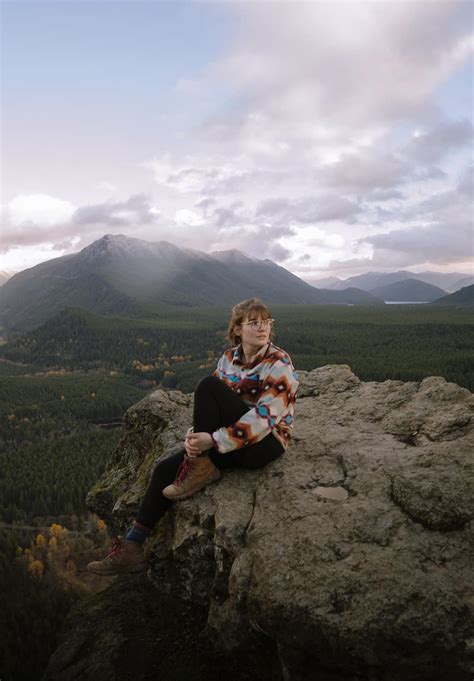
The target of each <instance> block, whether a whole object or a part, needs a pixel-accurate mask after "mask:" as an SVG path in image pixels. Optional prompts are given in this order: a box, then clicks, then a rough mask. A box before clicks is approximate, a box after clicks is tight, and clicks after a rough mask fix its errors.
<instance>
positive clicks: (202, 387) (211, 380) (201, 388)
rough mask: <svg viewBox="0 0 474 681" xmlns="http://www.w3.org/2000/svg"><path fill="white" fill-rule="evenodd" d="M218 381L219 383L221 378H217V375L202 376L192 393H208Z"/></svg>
mask: <svg viewBox="0 0 474 681" xmlns="http://www.w3.org/2000/svg"><path fill="white" fill-rule="evenodd" d="M219 383H221V379H220V378H217V376H204V378H201V380H200V381H199V383H198V384H197V386H196V390H195V391H194V394H195V395H197V394H202V393H208V392H209V391H211V390H213V389H214V388H215V386H216V385H219Z"/></svg>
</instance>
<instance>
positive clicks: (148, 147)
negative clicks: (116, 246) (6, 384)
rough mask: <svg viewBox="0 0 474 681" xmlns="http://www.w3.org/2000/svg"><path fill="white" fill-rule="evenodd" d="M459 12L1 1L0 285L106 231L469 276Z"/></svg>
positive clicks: (400, 7)
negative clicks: (10, 274) (7, 275)
mask: <svg viewBox="0 0 474 681" xmlns="http://www.w3.org/2000/svg"><path fill="white" fill-rule="evenodd" d="M473 8H474V4H473V3H472V2H470V1H469V0H468V1H467V2H464V1H459V2H458V1H457V0H434V1H430V0H396V1H395V2H392V1H391V0H372V1H371V2H367V1H356V0H353V1H347V2H338V1H335V0H332V1H331V2H329V1H320V0H312V1H305V2H301V1H299V0H290V1H285V2H277V1H275V0H253V1H249V2H241V1H238V0H234V1H232V0H228V1H225V0H222V1H221V2H214V3H208V2H203V1H201V0H195V1H194V0H189V1H186V0H182V1H181V2H176V1H174V2H159V1H151V2H140V1H137V0H134V1H133V2H117V1H115V0H108V1H105V2H101V1H95V0H94V1H89V0H81V1H80V2H78V1H77V0H61V1H57V2H42V1H36V2H23V1H21V0H16V1H14V2H13V1H2V2H1V11H2V17H1V19H2V42H3V48H2V66H1V75H2V119H3V120H2V151H1V161H2V183H1V193H2V195H1V204H2V218H1V223H0V229H1V235H0V270H10V271H18V270H21V269H24V268H26V267H31V266H32V265H35V264H37V263H39V262H42V261H44V260H48V259H50V258H54V257H58V256H60V255H64V254H66V253H71V252H74V251H78V250H80V249H81V248H83V247H84V246H86V245H88V244H89V243H91V242H92V241H94V240H95V239H97V238H100V237H101V236H102V235H103V234H106V233H108V234H126V235H129V236H134V237H137V238H142V239H146V240H149V241H160V240H168V241H172V242H173V243H175V244H177V245H178V246H186V247H192V248H197V249H200V250H203V251H207V252H211V251H214V250H225V249H230V248H238V249H240V250H242V251H244V252H246V253H248V254H250V255H253V256H256V257H260V258H271V259H272V260H274V261H276V262H278V263H279V264H281V265H283V266H284V267H286V268H287V269H289V270H291V271H292V272H294V273H295V274H297V275H299V276H301V277H302V278H304V279H306V280H308V281H315V280H317V279H318V278H322V277H326V276H330V275H335V276H339V277H342V278H346V277H348V276H351V275H354V274H359V273H362V272H366V271H368V270H378V271H391V270H396V269H401V268H408V269H411V270H413V271H417V272H419V271H422V270H426V269H431V270H438V271H459V272H467V273H468V272H470V271H472V260H470V257H471V256H472V255H473V231H472V200H473V171H472V166H473V120H472V108H473V81H472V66H473V65H472V54H473V45H474V39H473Z"/></svg>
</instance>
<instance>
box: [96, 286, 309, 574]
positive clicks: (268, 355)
mask: <svg viewBox="0 0 474 681" xmlns="http://www.w3.org/2000/svg"><path fill="white" fill-rule="evenodd" d="M273 321H274V320H273V319H272V318H271V314H270V310H269V309H268V307H267V306H266V305H264V304H263V303H262V302H261V301H260V300H258V299H257V298H250V299H249V300H244V301H243V302H241V303H238V305H236V306H235V307H234V308H233V309H232V316H231V318H230V322H229V327H228V337H229V340H230V342H231V345H232V346H235V347H232V348H230V349H229V350H227V351H226V352H225V353H224V354H223V355H222V357H221V358H220V360H219V362H218V364H217V369H216V370H215V371H214V373H213V375H212V376H207V377H206V378H204V379H202V380H201V381H200V383H199V384H198V386H197V388H196V391H195V393H194V415H193V428H191V429H190V430H189V431H188V433H187V435H186V438H185V441H184V448H183V449H182V450H180V451H179V452H178V453H177V454H173V455H172V456H169V457H166V458H164V459H161V460H160V461H159V462H158V464H157V466H156V468H155V470H154V471H153V475H152V477H151V480H150V483H149V485H148V488H147V491H146V493H145V497H144V499H143V502H142V504H141V506H140V510H139V512H138V516H137V519H136V521H135V523H134V524H133V527H132V528H131V529H130V531H129V533H128V534H127V537H126V539H124V540H120V539H114V540H113V542H112V550H111V552H110V553H109V554H108V555H107V556H106V557H105V558H104V559H103V560H101V561H95V562H93V563H89V565H88V566H87V568H88V570H89V571H90V572H94V573H95V574H100V575H115V574H121V573H125V572H139V571H141V570H143V569H144V567H145V557H144V553H143V543H144V542H145V540H146V539H147V537H148V536H149V534H150V533H151V532H152V530H153V528H154V526H155V524H156V522H157V521H158V520H159V519H160V518H161V517H162V516H163V515H164V514H165V512H166V510H167V509H168V507H169V505H170V503H171V501H176V500H179V499H185V498H187V497H190V496H192V495H193V494H195V493H196V492H198V491H199V490H201V489H202V488H203V487H205V486H206V485H209V484H211V483H213V482H215V481H216V480H218V479H219V477H220V470H221V469H223V468H231V467H236V468H262V467H263V466H265V465H266V464H267V463H269V462H270V461H273V460H275V459H277V458H278V457H279V456H280V455H281V454H282V453H283V452H284V451H285V449H286V448H287V446H288V442H289V440H290V435H291V430H292V428H293V405H294V402H295V399H296V390H297V388H298V381H297V379H296V375H295V372H294V369H293V365H292V363H291V359H290V357H289V355H288V354H287V353H286V352H285V351H284V350H282V349H281V348H278V347H277V346H276V345H274V344H273V343H272V342H271V338H272V327H273Z"/></svg>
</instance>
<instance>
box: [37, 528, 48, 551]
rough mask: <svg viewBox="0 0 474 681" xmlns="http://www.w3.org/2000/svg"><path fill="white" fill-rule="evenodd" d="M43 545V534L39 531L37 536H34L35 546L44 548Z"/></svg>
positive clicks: (44, 540) (44, 544)
mask: <svg viewBox="0 0 474 681" xmlns="http://www.w3.org/2000/svg"><path fill="white" fill-rule="evenodd" d="M45 546H46V539H45V537H44V535H42V534H41V532H40V533H39V534H38V536H37V537H36V548H38V549H44V547H45Z"/></svg>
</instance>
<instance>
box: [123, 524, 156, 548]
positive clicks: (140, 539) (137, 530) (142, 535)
mask: <svg viewBox="0 0 474 681" xmlns="http://www.w3.org/2000/svg"><path fill="white" fill-rule="evenodd" d="M150 533H151V530H150V528H149V527H145V525H140V523H137V522H135V523H133V526H132V528H131V529H130V530H129V531H128V534H127V536H126V539H128V541H136V542H137V544H143V543H144V542H145V541H146V540H147V539H148V537H149V535H150Z"/></svg>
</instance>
